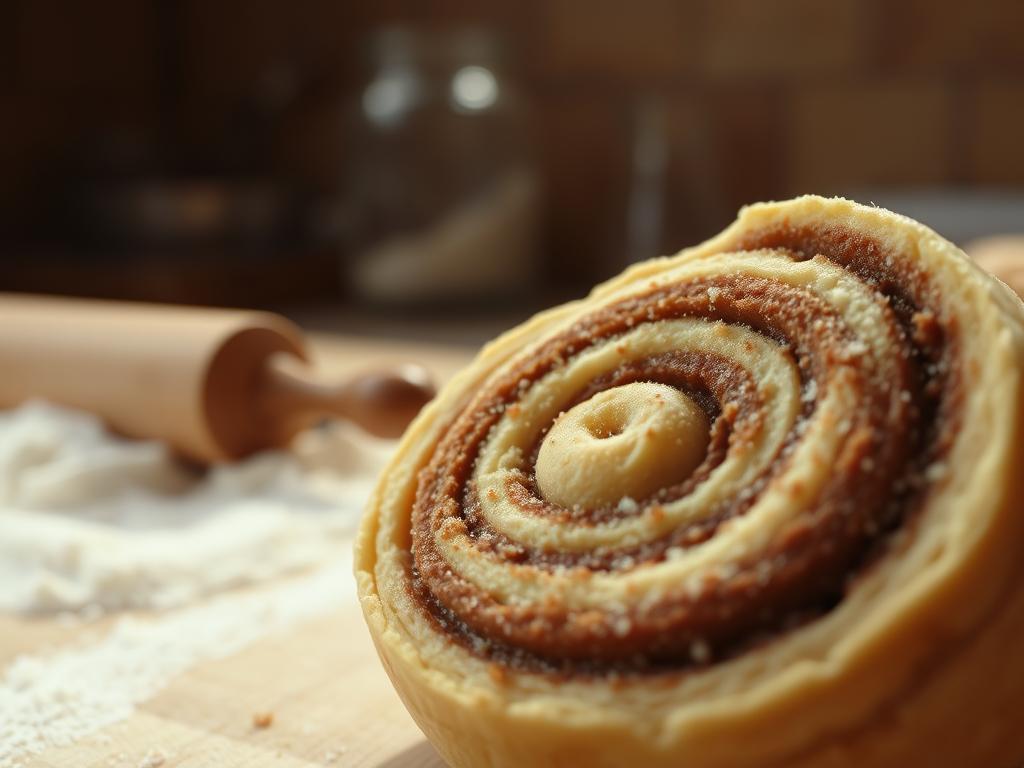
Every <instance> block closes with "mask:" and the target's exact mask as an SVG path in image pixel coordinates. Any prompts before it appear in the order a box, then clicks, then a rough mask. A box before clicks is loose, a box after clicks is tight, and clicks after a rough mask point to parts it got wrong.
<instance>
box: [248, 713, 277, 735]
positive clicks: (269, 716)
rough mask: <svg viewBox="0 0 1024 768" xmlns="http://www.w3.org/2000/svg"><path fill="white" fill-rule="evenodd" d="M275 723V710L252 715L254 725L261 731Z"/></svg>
mask: <svg viewBox="0 0 1024 768" xmlns="http://www.w3.org/2000/svg"><path fill="white" fill-rule="evenodd" d="M273 724H274V713H273V712H256V713H254V714H253V716H252V727H253V728H258V729H260V730H261V731H262V730H264V729H266V728H269V727H270V726H272V725H273Z"/></svg>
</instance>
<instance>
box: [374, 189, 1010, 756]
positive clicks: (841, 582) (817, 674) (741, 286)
mask: <svg viewBox="0 0 1024 768" xmlns="http://www.w3.org/2000/svg"><path fill="white" fill-rule="evenodd" d="M1022 318H1024V307H1022V305H1021V303H1020V301H1019V300H1018V299H1017V298H1016V297H1015V296H1013V295H1012V293H1011V292H1010V291H1008V290H1007V289H1006V288H1005V286H1003V285H1001V284H1000V283H998V282H997V281H995V280H993V279H991V278H990V277H988V276H987V275H986V274H984V273H983V272H982V271H981V270H979V269H978V268H977V267H975V266H974V265H973V264H972V263H971V262H970V261H969V260H968V259H966V257H964V255H963V254H962V253H961V252H960V251H959V250H957V249H956V248H955V247H954V246H953V245H951V244H950V243H948V242H946V241H945V240H943V239H942V238H940V237H939V236H938V235H936V234H935V233H934V232H932V231H930V230H928V229H926V228H925V227H923V226H921V225H920V224H917V223H916V222H913V221H911V220H909V219H906V218H904V217H900V216H896V215H894V214H891V213H888V212H886V211H883V210H880V209H873V208H867V207H863V206H859V205H856V204H853V203H850V202H848V201H845V200H837V199H834V200H826V199H823V198H818V197H804V198H799V199H797V200H793V201H790V202H786V203H777V204H760V205H756V206H751V207H749V208H746V209H744V210H743V211H742V212H741V214H740V217H739V219H738V220H737V222H736V223H735V224H733V225H732V226H731V227H730V228H729V229H727V230H726V231H725V232H723V233H722V234H721V235H719V236H717V237H716V238H714V239H712V240H710V241H708V242H706V243H704V244H703V245H701V246H698V247H696V248H693V249H689V250H686V251H683V252H682V253H680V254H679V255H677V256H674V257H671V258H667V259H658V260H653V261H650V262H646V263H643V264H639V265H637V266H635V267H633V268H631V269H629V270H627V271H626V272H625V273H624V274H623V275H621V276H619V277H617V278H615V279H613V280H611V281H609V282H607V283H605V284H603V285H601V286H599V287H598V288H596V289H595V290H594V291H593V292H592V294H591V295H590V296H589V297H588V298H587V299H585V300H583V301H579V302H574V303H571V304H567V305H565V306H562V307H558V308H556V309H553V310H550V311H548V312H546V313H543V314H541V315H539V316H537V317H535V318H534V319H533V320H531V321H529V322H528V323H526V324H524V325H523V326H520V327H519V328H517V329H514V330H513V331H510V332H509V333H507V334H505V335H504V336H502V337H500V338H499V339H497V340H496V341H495V342H493V343H492V344H490V345H489V346H487V347H486V348H485V349H484V350H483V352H481V354H480V355H479V356H478V358H477V359H476V360H475V361H474V363H473V364H472V365H471V366H469V368H467V369H466V370H465V371H463V372H462V373H461V374H460V375H459V376H458V377H457V378H456V379H455V380H454V381H453V382H452V383H451V384H450V385H449V386H448V387H446V388H445V389H444V390H443V391H442V393H441V394H440V395H439V397H438V398H437V400H435V402H434V403H433V404H431V405H430V406H429V407H428V408H427V409H426V410H425V411H424V412H423V414H422V415H421V416H420V417H419V418H418V419H417V421H416V422H415V423H414V424H413V426H412V427H411V428H410V430H409V431H408V432H407V434H406V436H405V438H404V439H403V441H402V443H401V446H400V448H399V451H398V454H397V455H396V457H395V459H394V460H393V462H392V463H391V465H390V466H389V467H388V468H387V470H386V471H385V472H384V474H383V475H382V477H381V481H380V484H379V485H378V488H377V491H376V493H375V495H374V497H373V499H372V500H371V503H370V506H369V508H368V511H367V515H366V518H365V521H364V524H363V526H362V529H361V531H360V536H359V541H358V544H357V563H356V569H357V578H358V581H359V592H360V596H361V599H362V604H363V609H364V612H365V614H366V618H367V622H368V624H369V626H370V629H371V633H372V634H373V636H374V640H375V642H376V644H377V648H378V651H379V652H380V655H381V658H382V660H383V661H384V663H385V666H386V667H387V669H388V672H389V674H390V675H391V678H392V680H393V681H394V683H395V686H396V688H397V689H398V691H399V693H400V694H401V695H402V697H403V700H404V701H405V702H406V705H407V706H408V708H409V710H410V712H411V713H412V714H413V716H414V717H415V718H416V720H417V722H418V723H419V724H420V726H421V727H422V728H423V730H424V731H425V732H426V734H427V735H428V737H429V738H430V739H431V741H432V742H433V743H434V744H435V746H436V747H437V748H438V750H439V751H440V752H441V754H442V755H443V756H444V757H445V758H446V759H447V760H448V761H449V762H450V763H451V764H452V765H455V766H481V765H495V766H518V765H524V766H525V765H530V766H546V765H550V766H557V765H583V764H585V765H595V766H605V765H607V766H613V765H652V766H660V765H665V766H668V765H679V764H686V765H687V766H694V767H697V768H703V767H707V768H712V767H718V766H721V767H722V768H725V767H726V766H728V767H729V768H735V767H742V766H759V767H760V768H768V767H770V766H776V765H778V766H847V765H849V766H853V765H858V766H863V765H872V766H874V765H878V766H887V765H902V764H905V763H906V762H907V761H913V763H914V764H928V765H932V766H962V765H967V764H976V765H986V766H993V767H994V768H998V767H999V766H1006V768H1013V767H1014V766H1016V765H1017V764H1019V763H1020V761H1021V760H1024V734H1021V733H1019V732H1018V731H1019V729H1018V728H1017V726H1016V722H1015V718H1014V717H1013V716H1012V715H1011V714H1010V713H1011V712H1020V711H1022V707H1024V654H1019V653H1017V652H1016V650H1015V647H1016V640H1015V638H1016V636H1017V635H1018V633H1021V632H1024V558H1022V555H1024V536H1022V534H1024V510H1022V508H1021V481H1020V480H1019V479H1018V477H1017V475H1018V472H1017V469H1018V468H1019V467H1020V466H1021V461H1020V459H1021V456H1020V448H1019V447H1018V446H1019V445H1020V443H1021V439H1020V438H1021V436H1022V434H1024V432H1022V409H1021V405H1022V395H1021V380H1020V377H1021V367H1022V365H1024V332H1022ZM964 702H971V704H970V706H969V707H965V706H964Z"/></svg>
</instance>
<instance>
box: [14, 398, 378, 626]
mask: <svg viewBox="0 0 1024 768" xmlns="http://www.w3.org/2000/svg"><path fill="white" fill-rule="evenodd" d="M391 447H392V444H391V443H388V442H384V441H379V440H374V439H372V438H369V437H367V436H365V435H363V434H362V433H359V432H358V431H357V430H356V429H355V428H352V427H346V426H345V425H331V427H330V428H324V429H323V430H314V431H311V432H309V433H307V434H305V435H303V436H302V437H301V438H300V439H299V441H298V442H297V443H296V445H295V448H294V450H293V452H291V453H284V452H276V453H266V454H262V455H259V456H255V457H253V458H251V459H248V460H247V461H244V462H241V463H239V464H235V465H229V466H223V467H217V468H215V469H212V470H210V471H209V472H208V473H206V474H202V475H201V474H199V472H198V471H197V470H190V469H189V468H187V467H184V466H183V465H181V464H180V463H179V462H177V461H175V460H174V459H173V458H172V457H171V456H169V455H168V452H167V451H166V449H165V448H164V447H163V446H162V445H161V444H159V443H155V442H154V443H142V442H134V441H127V440H121V439H118V438H116V437H113V436H112V435H110V434H108V433H107V432H105V431H104V430H103V428H102V426H101V425H100V424H99V422H98V421H97V420H96V419H94V418H93V417H91V416H89V415H87V414H83V413H78V412H74V411H68V410H65V409H60V408H56V407H54V406H50V405H46V404H42V403H32V404H28V405H26V406H23V407H21V408H19V409H16V410H13V411H9V412H7V413H0V584H3V585H4V588H3V590H0V611H8V612H18V613H60V612H69V611H73V612H75V613H76V614H78V615H79V616H82V617H84V618H86V619H88V618H92V617H94V616H95V615H97V614H100V613H104V612H109V611H117V610H124V609H164V608H170V607H174V606H180V605H187V604H189V603H191V602H194V601H195V600H196V599H197V598H200V597H203V596H207V595H212V594H214V593H217V592H220V591H222V590H225V589H231V588H235V587H240V586H245V585H247V584H252V583H255V582H259V581H264V580H267V579H269V578H272V577H275V576H279V575H282V574H286V573H294V572H297V571H299V570H301V569H303V568H307V567H310V566H312V565H315V564H316V563H319V562H323V561H325V560H326V559H328V558H330V557H332V556H333V555H334V553H335V552H336V551H337V548H338V546H339V542H340V541H343V540H346V539H348V538H349V537H350V536H351V533H352V530H353V528H354V526H355V523H356V521H357V520H358V516H359V514H360V512H361V509H362V506H363V504H364V503H365V500H366V497H367V495H368V494H369V491H370V488H371V486H372V483H373V479H374V476H375V475H376V472H377V470H378V469H379V468H380V467H381V466H382V465H383V463H384V461H385V460H386V458H387V456H388V454H389V453H390V450H391Z"/></svg>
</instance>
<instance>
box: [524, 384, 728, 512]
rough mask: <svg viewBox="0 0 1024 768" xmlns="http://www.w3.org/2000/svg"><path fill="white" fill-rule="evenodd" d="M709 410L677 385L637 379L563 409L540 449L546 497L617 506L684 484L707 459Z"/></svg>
mask: <svg viewBox="0 0 1024 768" xmlns="http://www.w3.org/2000/svg"><path fill="white" fill-rule="evenodd" d="M709 439H710V422H709V420H708V416H707V414H706V413H705V412H704V411H703V410H702V409H701V408H700V406H698V405H697V404H696V403H695V402H694V401H693V400H691V399H690V398H689V397H687V396H686V395H685V394H683V393H682V392H680V391H679V390H678V389H675V388H674V387H670V386H668V385H666V384H656V383H652V382H635V383H631V384H624V385H622V386H618V387H613V388H611V389H607V390H605V391H603V392H599V393H597V394H596V395H594V396H593V397H591V398H590V399H588V400H586V401H584V402H582V403H579V404H578V405H576V406H574V407H573V408H571V409H570V410H569V411H567V412H565V413H563V414H561V415H560V416H559V417H558V418H557V419H556V420H555V422H554V424H553V425H552V426H551V429H550V430H549V431H548V433H547V435H546V436H545V438H544V441H543V442H542V443H541V447H540V452H539V453H538V455H537V464H536V477H537V484H538V486H539V488H540V492H541V495H542V496H543V497H544V499H545V500H547V501H550V502H553V503H555V504H558V505H561V506H565V507H572V506H574V505H579V506H582V507H598V506H616V505H618V506H619V508H620V509H622V510H623V511H625V512H628V511H629V510H630V509H631V508H632V509H635V508H636V504H635V502H636V500H638V499H643V498H645V497H647V496H649V495H651V494H652V493H654V492H655V491H657V490H659V489H661V488H665V487H668V486H670V485H674V484H675V483H679V482H682V481H683V480H685V479H686V478H687V477H689V476H690V474H691V473H692V472H693V470H694V469H696V468H697V466H698V465H699V464H700V463H701V461H703V459H704V456H705V454H706V452H707V447H708V441H709Z"/></svg>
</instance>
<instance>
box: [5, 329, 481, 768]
mask: <svg viewBox="0 0 1024 768" xmlns="http://www.w3.org/2000/svg"><path fill="white" fill-rule="evenodd" d="M313 351H314V355H315V357H316V360H317V361H318V362H319V363H320V365H321V366H322V368H323V370H324V371H325V373H327V374H331V373H336V372H340V371H342V370H345V369H351V368H353V367H363V366H366V367H372V366H374V365H377V364H379V363H382V362H386V361H395V360H402V359H413V360H418V361H419V362H422V363H424V364H426V365H427V366H428V367H430V368H431V369H432V370H434V371H435V373H436V374H437V376H438V378H439V379H441V380H444V379H447V378H448V377H449V376H450V375H451V374H452V372H454V371H455V370H456V369H457V368H459V367H461V366H462V365H463V364H465V362H466V361H467V360H468V359H469V357H470V351H469V350H467V349H462V348H443V347H431V346H427V345H421V344H416V345H411V344H400V343H390V342H382V341H381V340H379V339H374V340H361V339H354V338H339V337H316V338H315V339H314V350H313ZM123 615H124V614H121V615H120V616H123ZM118 618H119V616H114V617H110V618H106V619H103V620H101V621H100V622H98V623H93V624H90V625H88V631H89V632H90V633H96V632H97V631H98V632H101V633H102V632H103V631H104V630H105V629H106V628H107V627H109V626H112V625H113V622H115V621H117V619H118ZM82 632H83V629H82V628H76V627H73V626H67V625H66V623H61V622H59V621H57V620H55V619H45V618H41V619H26V618H19V617H13V616H4V615H0V668H5V667H6V666H7V665H8V664H9V663H10V662H11V661H12V660H13V659H14V658H15V657H16V656H17V655H19V654H22V653H34V654H38V653H40V652H43V649H59V648H61V647H66V646H68V645H71V644H74V643H76V642H80V641H81V639H82V637H81V636H82ZM262 712H269V713H273V722H272V724H271V725H270V726H269V727H266V728H258V727H256V726H255V725H254V722H253V718H254V714H256V713H262ZM147 755H157V756H159V757H158V758H156V759H153V758H152V757H151V758H150V760H149V764H148V765H147V764H146V763H147ZM160 758H162V759H160ZM24 764H25V766H27V767H29V768H38V767H42V766H47V767H49V766H54V767H55V768H56V767H59V768H90V767H91V766H96V767H97V768H99V767H102V768H115V767H122V768H129V767H130V768H140V766H146V768H157V766H158V765H159V766H160V768H164V767H166V768H172V767H173V766H195V767H197V768H198V767H199V766H218V767H222V768H234V767H235V766H238V767H239V768H241V767H242V766H253V768H262V767H263V766H283V767H284V768H290V767H292V766H295V767H298V766H306V767H309V766H330V767H334V766H366V767H367V768H427V767H428V766H443V763H442V761H441V760H440V758H438V756H437V754H436V753H435V752H434V750H433V749H432V748H431V747H430V745H429V744H428V743H427V741H426V740H425V739H424V738H423V735H422V734H421V733H420V731H419V730H418V729H417V727H416V725H415V724H414V723H413V721H412V719H411V718H410V717H409V715H408V714H407V713H406V711H405V709H404V708H403V706H402V704H401V702H400V701H399V699H398V696H397V695H396V694H395V692H394V691H393V689H392V688H391V685H390V683H389V681H388V679H387V676H386V675H385V674H384V671H383V669H382V668H381V665H380V663H379V661H378V659H377V656H376V653H375V652H374V650H373V645H372V643H371V641H370V638H369V635H368V634H367V631H366V627H365V625H364V624H363V620H362V616H361V614H360V612H359V607H358V605H357V604H356V601H355V597H354V593H353V597H352V600H351V602H350V603H347V604H345V605H344V606H343V607H342V608H341V609H339V610H337V611H336V612H334V613H332V614H330V615H327V616H324V617H322V618H319V619H315V620H312V621H309V622H306V623H304V624H299V625H296V626H293V627H292V628H291V629H290V630H288V631H286V632H284V633H282V634H278V635H274V636H269V637H265V638H263V639H261V640H259V641H257V642H255V643H254V644H252V645H250V646H248V647H247V648H245V649H243V650H242V651H240V652H239V653H236V654H234V655H232V656H229V657H227V658H223V659H219V660H215V661H206V662H202V663H199V664H197V665H195V666H193V667H192V668H190V669H189V670H187V671H186V672H185V673H183V674H182V675H180V676H179V677H178V678H176V679H174V680H173V681H171V682H170V683H169V684H168V685H167V686H166V687H165V688H164V689H163V690H162V691H160V692H159V693H158V694H157V695H155V696H154V697H153V698H151V699H150V700H148V701H146V702H143V703H142V704H140V705H139V706H138V707H137V708H136V711H135V712H134V714H132V715H131V716H130V717H129V718H128V719H126V720H124V721H122V722H119V723H116V724H114V725H112V726H109V727H107V728H105V729H103V730H102V731H100V732H99V733H97V734H95V735H93V736H90V737H87V738H85V739H83V740H81V741H80V742H78V743H76V744H74V745H72V746H69V747H63V748H59V749H50V750H48V751H46V752H44V753H43V754H42V755H39V756H37V757H34V758H31V759H28V760H26V761H25V763H24Z"/></svg>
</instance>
